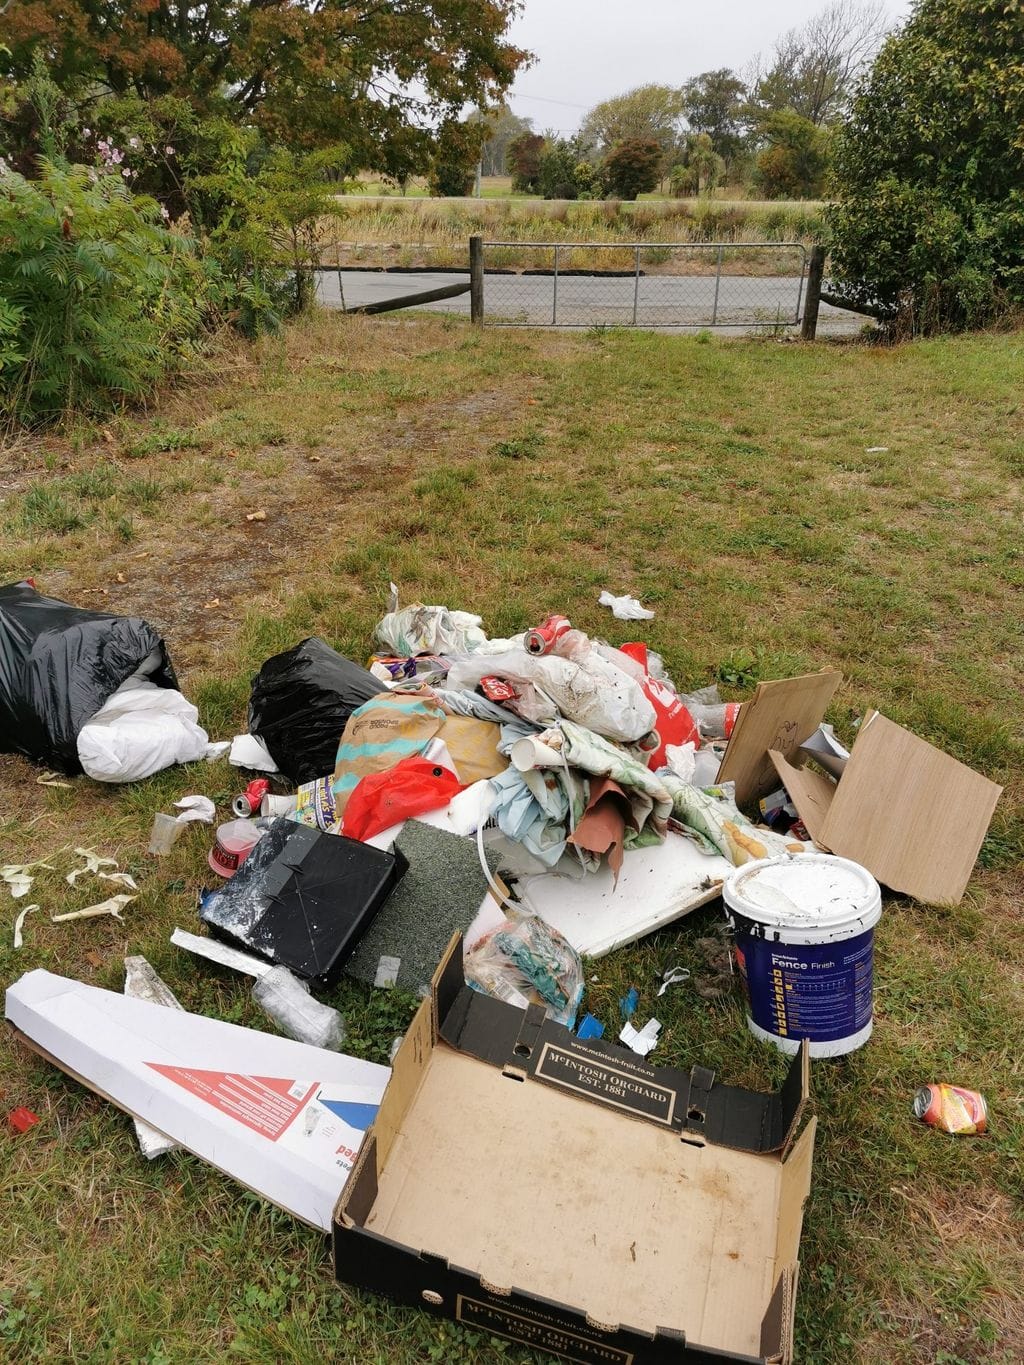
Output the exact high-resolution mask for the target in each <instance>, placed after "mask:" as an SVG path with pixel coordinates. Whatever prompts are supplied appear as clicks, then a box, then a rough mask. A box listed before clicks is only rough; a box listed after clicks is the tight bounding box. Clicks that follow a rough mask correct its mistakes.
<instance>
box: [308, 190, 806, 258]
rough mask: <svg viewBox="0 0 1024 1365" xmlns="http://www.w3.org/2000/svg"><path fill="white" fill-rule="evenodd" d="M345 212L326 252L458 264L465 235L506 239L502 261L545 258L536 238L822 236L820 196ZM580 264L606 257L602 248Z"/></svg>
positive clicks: (404, 204)
mask: <svg viewBox="0 0 1024 1365" xmlns="http://www.w3.org/2000/svg"><path fill="white" fill-rule="evenodd" d="M342 204H343V208H344V212H343V215H342V216H341V217H340V218H339V219H338V220H337V221H336V222H334V221H332V223H331V225H330V226H329V227H326V228H325V237H324V258H325V260H329V261H337V263H338V264H341V265H360V264H366V265H371V264H372V265H398V264H402V265H422V266H425V267H430V266H452V265H463V264H465V260H466V243H467V239H468V238H469V237H470V236H472V235H474V234H479V235H480V236H482V237H483V238H484V239H485V240H487V241H500V242H509V243H513V244H514V246H515V247H517V248H521V249H519V250H514V249H506V250H504V251H503V252H502V257H501V261H502V264H503V265H504V266H506V267H509V268H516V267H518V268H530V267H539V266H544V265H548V264H550V258H548V259H542V258H541V256H540V254H539V253H538V252H536V251H535V250H531V247H534V246H535V244H537V243H540V242H558V243H562V242H565V243H579V242H592V243H607V244H610V245H615V244H620V243H627V242H643V243H645V244H648V243H651V244H656V243H665V242H682V243H686V242H725V243H728V244H731V243H736V242H753V243H763V242H778V241H788V242H802V243H804V244H808V245H809V244H810V243H811V242H813V241H816V240H818V239H820V237H821V234H822V232H823V228H824V221H823V205H821V204H820V203H815V202H805V201H794V202H772V203H768V202H749V203H748V202H743V201H739V200H736V201H728V200H704V199H666V200H661V201H657V200H655V201H652V200H642V201H640V202H639V203H620V202H619V201H617V200H600V201H599V200H582V201H577V202H575V203H568V202H566V201H564V200H550V201H546V200H479V201H475V202H474V201H472V200H455V201H452V200H436V199H434V200H430V199H410V200H395V201H392V202H386V203H379V202H374V201H372V200H371V201H363V202H354V201H347V202H346V201H344V200H343V201H342ZM593 255H594V257H595V259H594V260H593V261H591V262H589V263H588V264H591V265H594V266H597V267H598V268H600V266H601V265H605V266H607V264H608V257H607V253H593Z"/></svg>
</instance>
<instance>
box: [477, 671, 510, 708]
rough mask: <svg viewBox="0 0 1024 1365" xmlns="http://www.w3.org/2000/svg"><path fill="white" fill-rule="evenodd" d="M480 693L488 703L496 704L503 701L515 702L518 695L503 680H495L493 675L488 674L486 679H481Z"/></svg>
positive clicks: (508, 683)
mask: <svg viewBox="0 0 1024 1365" xmlns="http://www.w3.org/2000/svg"><path fill="white" fill-rule="evenodd" d="M479 687H480V691H481V692H482V693H483V695H484V696H485V697H486V698H487V700H488V701H495V702H498V703H501V702H505V701H515V700H516V698H517V697H518V696H519V693H518V692H517V691H516V689H515V688H514V687H513V686H512V684H511V683H510V682H507V681H506V679H504V678H496V677H494V675H493V674H488V676H487V677H486V678H481V679H480V683H479Z"/></svg>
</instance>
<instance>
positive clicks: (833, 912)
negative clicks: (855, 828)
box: [722, 853, 882, 1057]
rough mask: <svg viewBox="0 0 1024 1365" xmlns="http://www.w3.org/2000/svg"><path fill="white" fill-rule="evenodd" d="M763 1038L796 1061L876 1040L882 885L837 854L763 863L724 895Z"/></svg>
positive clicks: (749, 867) (738, 876)
mask: <svg viewBox="0 0 1024 1365" xmlns="http://www.w3.org/2000/svg"><path fill="white" fill-rule="evenodd" d="M722 895H723V897H724V900H725V906H726V913H727V915H728V917H729V921H730V923H731V925H732V927H733V930H734V932H735V939H736V962H737V965H738V966H739V969H740V974H741V975H742V977H743V979H744V982H745V983H746V987H747V998H748V1001H749V1009H748V1013H747V1026H748V1028H749V1029H750V1031H751V1033H753V1034H754V1035H755V1037H758V1038H762V1039H764V1040H765V1041H768V1042H772V1043H774V1044H775V1046H776V1047H777V1048H779V1049H780V1050H781V1051H782V1052H788V1053H795V1052H797V1051H798V1050H799V1047H800V1042H801V1040H802V1039H804V1038H806V1039H808V1040H809V1043H810V1054H811V1056H812V1057H839V1056H842V1055H843V1054H844V1053H847V1052H853V1051H854V1050H855V1049H856V1048H858V1047H861V1046H862V1045H863V1044H864V1043H866V1042H867V1040H868V1038H869V1037H870V1036H871V1028H872V966H873V957H874V930H875V925H876V924H877V923H878V921H879V918H880V917H881V914H882V896H881V891H880V890H879V887H878V883H877V882H876V881H875V879H874V877H872V875H871V873H870V872H868V871H867V869H866V868H863V867H861V866H860V865H859V864H858V863H853V862H850V861H849V860H848V859H846V858H836V857H833V856H832V855H831V854H829V853H801V854H795V855H785V856H783V857H781V858H762V859H759V860H758V861H757V862H752V863H746V864H744V866H743V867H740V868H737V869H736V871H735V872H734V873H733V874H732V876H731V877H729V879H728V880H727V881H726V883H725V886H724V887H723V891H722Z"/></svg>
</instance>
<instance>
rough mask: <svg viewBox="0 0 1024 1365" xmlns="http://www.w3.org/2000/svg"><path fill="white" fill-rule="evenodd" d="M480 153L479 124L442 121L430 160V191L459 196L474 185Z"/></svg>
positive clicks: (443, 195) (449, 196) (468, 191)
mask: <svg viewBox="0 0 1024 1365" xmlns="http://www.w3.org/2000/svg"><path fill="white" fill-rule="evenodd" d="M479 155H480V126H477V125H473V124H467V123H455V122H454V121H452V120H449V121H447V122H445V123H443V124H442V125H441V129H440V131H439V132H438V135H437V144H436V146H435V148H434V155H433V158H432V159H431V163H430V178H429V181H430V193H431V194H437V195H440V196H442V197H443V198H450V199H460V198H463V197H464V196H465V195H467V194H469V193H470V192H471V191H472V189H473V180H474V177H475V174H476V167H477V158H478V157H479Z"/></svg>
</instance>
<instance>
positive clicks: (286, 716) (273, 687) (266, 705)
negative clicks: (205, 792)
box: [249, 636, 387, 783]
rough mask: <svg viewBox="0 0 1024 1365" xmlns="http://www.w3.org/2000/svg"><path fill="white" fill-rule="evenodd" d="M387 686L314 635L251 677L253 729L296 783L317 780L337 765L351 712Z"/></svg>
mask: <svg viewBox="0 0 1024 1365" xmlns="http://www.w3.org/2000/svg"><path fill="white" fill-rule="evenodd" d="M386 690H387V689H386V688H385V687H384V684H383V683H381V682H379V681H378V680H377V679H376V678H375V677H374V676H373V675H372V674H371V673H367V671H366V669H365V668H360V667H359V665H358V664H354V663H352V662H351V660H349V659H346V658H344V657H343V656H342V655H341V654H339V653H337V651H336V650H333V649H332V648H331V647H330V645H328V644H325V643H324V642H323V640H319V639H317V638H316V637H315V636H312V637H310V638H309V639H306V640H303V641H302V642H301V643H300V644H297V645H296V646H295V647H294V648H293V649H288V650H285V652H284V653H283V654H275V655H274V657H273V658H271V659H268V660H267V661H266V663H265V664H264V665H263V667H262V668H261V669H260V671H259V673H258V674H257V675H256V677H255V678H254V679H253V682H252V693H251V695H250V698H249V729H250V731H251V732H252V733H253V734H254V735H258V736H259V738H260V739H261V740H262V741H263V743H264V744H265V745H266V747H267V749H268V750H269V752H270V755H271V757H272V758H273V760H274V762H275V763H276V764H277V766H278V767H279V768H280V769H281V771H282V772H283V773H284V774H285V775H286V776H287V777H289V778H290V779H291V780H292V781H293V782H296V783H300V782H313V781H315V780H316V778H318V777H321V776H322V775H323V774H324V773H326V772H329V771H330V770H331V768H333V767H334V759H335V755H336V754H337V751H338V741H339V740H340V739H341V732H342V731H343V730H344V728H345V724H346V722H347V721H348V718H349V716H350V715H351V714H352V712H353V711H355V710H357V708H358V707H360V706H362V705H363V703H364V702H367V701H369V700H370V698H371V697H376V696H378V695H379V694H380V693H381V692H384V691H386Z"/></svg>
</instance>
